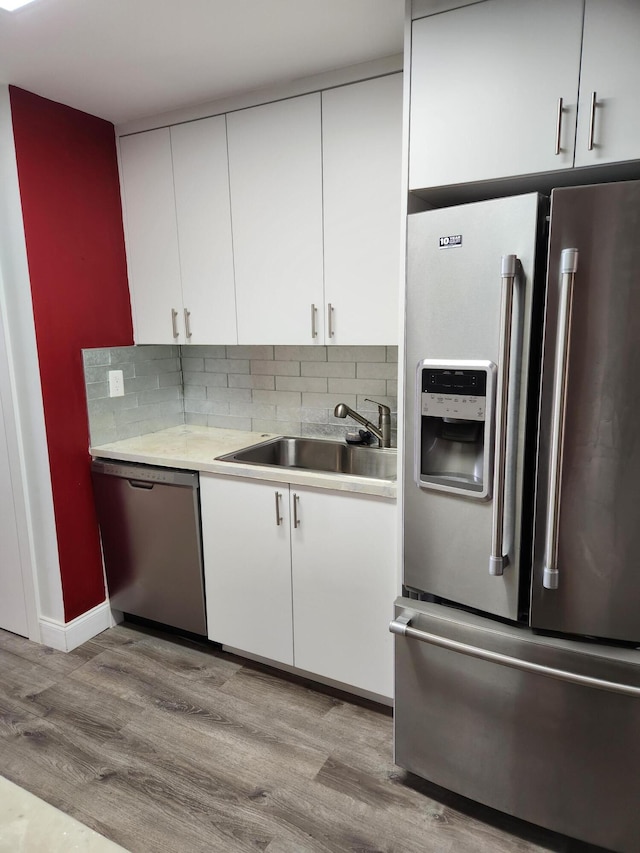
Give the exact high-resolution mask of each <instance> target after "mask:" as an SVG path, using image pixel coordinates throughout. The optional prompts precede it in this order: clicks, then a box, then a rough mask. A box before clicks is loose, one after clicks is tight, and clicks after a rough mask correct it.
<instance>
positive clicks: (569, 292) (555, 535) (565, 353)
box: [542, 249, 578, 589]
mask: <svg viewBox="0 0 640 853" xmlns="http://www.w3.org/2000/svg"><path fill="white" fill-rule="evenodd" d="M560 258H561V260H560V270H561V275H562V279H561V281H560V305H559V307H558V328H557V331H556V360H555V365H554V375H553V406H552V410H551V411H552V413H551V441H550V453H549V456H550V458H549V509H548V511H547V525H546V536H545V553H544V572H543V576H542V585H543V587H544V588H545V589H557V588H558V579H559V570H558V539H559V532H560V494H561V491H562V448H563V442H564V422H565V416H566V411H567V384H568V379H569V348H570V344H571V314H572V310H573V283H574V280H575V276H576V271H577V269H578V250H577V249H563V250H562V254H561V256H560Z"/></svg>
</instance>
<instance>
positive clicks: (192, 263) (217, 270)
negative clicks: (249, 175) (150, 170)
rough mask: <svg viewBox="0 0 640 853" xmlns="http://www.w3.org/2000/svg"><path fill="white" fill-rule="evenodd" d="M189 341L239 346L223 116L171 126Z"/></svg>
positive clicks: (185, 319) (183, 289)
mask: <svg viewBox="0 0 640 853" xmlns="http://www.w3.org/2000/svg"><path fill="white" fill-rule="evenodd" d="M171 151H172V159H173V181H174V187H175V207H176V217H177V224H178V246H179V249H180V270H181V274H182V300H183V306H184V313H183V317H182V318H181V321H182V322H183V323H184V334H185V340H186V343H192V344H207V343H215V344H235V343H237V333H236V299H235V286H234V278H233V243H232V238H231V210H230V201H229V169H228V163H227V130H226V124H225V117H224V116H214V117H213V118H208V119H203V120H201V121H193V122H188V123H187V124H180V125H176V126H175V127H172V128H171Z"/></svg>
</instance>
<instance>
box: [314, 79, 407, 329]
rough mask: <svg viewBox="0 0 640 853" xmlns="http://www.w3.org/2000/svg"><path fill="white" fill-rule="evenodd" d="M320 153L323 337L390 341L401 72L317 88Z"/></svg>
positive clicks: (394, 312)
mask: <svg viewBox="0 0 640 853" xmlns="http://www.w3.org/2000/svg"><path fill="white" fill-rule="evenodd" d="M322 156H323V192H324V273H325V285H324V286H325V318H326V319H325V323H326V324H325V339H326V343H328V344H341V343H342V344H393V343H395V342H396V341H397V336H398V332H397V326H398V292H399V275H400V245H401V239H400V238H401V233H400V226H401V205H400V203H401V156H402V74H393V75H390V76H387V77H380V78H377V79H373V80H367V81H364V82H362V83H355V84H353V85H350V86H342V87H339V88H336V89H330V90H328V91H325V92H323V93H322ZM329 314H331V316H330V317H329Z"/></svg>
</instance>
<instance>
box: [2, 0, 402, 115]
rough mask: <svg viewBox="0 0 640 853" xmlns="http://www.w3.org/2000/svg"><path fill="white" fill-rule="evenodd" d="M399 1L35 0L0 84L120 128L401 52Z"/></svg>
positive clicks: (15, 27) (7, 53)
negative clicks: (155, 115) (6, 84)
mask: <svg viewBox="0 0 640 853" xmlns="http://www.w3.org/2000/svg"><path fill="white" fill-rule="evenodd" d="M403 16H404V0H35V2H33V3H32V4H31V5H29V6H26V7H24V8H23V9H21V10H18V11H16V12H4V11H2V10H0V82H2V83H13V84H14V85H16V86H19V87H21V88H23V89H27V90H28V91H30V92H35V93H36V94H38V95H43V96H44V97H46V98H50V99H51V100H54V101H59V102H61V103H64V104H68V105H69V106H72V107H76V108H77V109H80V110H84V111H85V112H88V113H91V114H93V115H97V116H100V117H102V118H105V119H108V120H109V121H112V122H113V123H114V124H120V123H123V122H126V121H130V120H132V119H137V118H142V117H144V116H150V115H154V114H156V113H160V112H164V111H168V110H173V109H175V108H177V107H182V106H189V105H192V104H198V103H201V102H205V101H214V100H218V99H220V98H224V97H228V96H231V95H235V94H239V93H243V92H247V91H251V90H253V89H259V88H263V87H265V86H271V85H275V84H279V83H285V82H287V81H290V80H294V79H297V78H299V77H306V76H308V75H312V74H317V73H321V72H324V71H330V70H332V69H335V68H342V67H344V66H347V65H353V64H356V63H359V62H366V61H369V60H372V59H378V58H381V57H385V56H391V55H393V54H398V53H401V51H402V37H403Z"/></svg>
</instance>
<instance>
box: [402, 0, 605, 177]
mask: <svg viewBox="0 0 640 853" xmlns="http://www.w3.org/2000/svg"><path fill="white" fill-rule="evenodd" d="M582 13H583V0H563V2H562V3H558V2H556V0H536V2H535V3H532V2H530V0H486V2H484V3H477V4H475V5H472V6H465V7H463V8H461V9H455V10H453V11H450V12H444V13H442V14H439V15H433V16H430V17H427V18H422V19H420V20H418V21H414V23H413V36H412V55H411V129H410V134H409V140H410V141H409V186H410V188H411V189H419V188H421V187H436V186H445V185H449V184H460V183H465V182H467V181H480V180H489V179H491V178H500V177H506V176H511V175H523V174H527V173H530V172H548V171H553V170H555V169H564V168H567V167H570V166H572V165H573V153H574V136H575V128H576V105H577V98H578V79H579V67H580V47H581V37H582ZM612 49H613V48H612ZM559 98H562V99H563V110H562V116H561V117H562V122H561V132H560V134H559V136H560V139H559V142H560V145H559V152H558V153H557V154H556V140H557V137H558V134H557V118H558V99H559Z"/></svg>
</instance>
